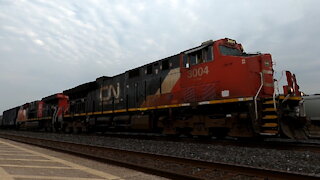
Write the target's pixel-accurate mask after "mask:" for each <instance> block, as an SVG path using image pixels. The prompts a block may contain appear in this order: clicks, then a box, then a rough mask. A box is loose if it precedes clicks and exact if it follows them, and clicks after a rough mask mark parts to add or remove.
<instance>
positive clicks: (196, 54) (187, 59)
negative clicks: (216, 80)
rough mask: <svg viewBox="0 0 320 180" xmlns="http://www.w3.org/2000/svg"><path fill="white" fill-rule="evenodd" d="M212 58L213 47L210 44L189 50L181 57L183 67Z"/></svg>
mask: <svg viewBox="0 0 320 180" xmlns="http://www.w3.org/2000/svg"><path fill="white" fill-rule="evenodd" d="M213 59H214V57H213V47H212V46H206V47H204V48H201V49H199V50H196V51H192V52H189V53H187V54H185V55H184V57H183V65H184V67H187V68H188V66H190V65H191V66H192V65H196V64H200V63H205V62H209V61H212V60H213Z"/></svg>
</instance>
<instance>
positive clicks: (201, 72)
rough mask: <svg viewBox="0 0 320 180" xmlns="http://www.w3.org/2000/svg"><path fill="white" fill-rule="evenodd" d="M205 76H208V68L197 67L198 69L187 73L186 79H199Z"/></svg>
mask: <svg viewBox="0 0 320 180" xmlns="http://www.w3.org/2000/svg"><path fill="white" fill-rule="evenodd" d="M205 74H209V69H208V66H206V67H199V68H196V69H192V70H190V71H188V78H195V77H201V76H203V75H205Z"/></svg>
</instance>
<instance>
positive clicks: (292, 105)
mask: <svg viewBox="0 0 320 180" xmlns="http://www.w3.org/2000/svg"><path fill="white" fill-rule="evenodd" d="M272 66H273V62H272V59H271V55H270V54H260V53H256V54H247V53H245V52H244V50H243V48H242V45H241V44H238V43H236V41H235V40H232V39H228V38H225V39H220V40H217V41H212V40H210V41H206V42H204V43H202V44H201V45H200V46H198V47H195V48H192V49H189V50H186V51H183V52H181V53H179V54H176V55H173V56H171V57H167V58H164V59H161V60H158V61H155V62H152V63H149V64H146V65H143V66H141V67H138V68H135V69H132V70H129V71H126V72H124V73H122V74H119V75H116V76H113V77H106V76H103V77H100V78H97V79H96V80H95V81H92V82H88V83H85V84H82V85H79V86H77V87H74V88H72V89H69V90H65V91H63V93H62V94H61V96H64V99H65V101H66V102H67V103H63V104H64V105H61V104H60V105H59V103H58V102H57V101H55V103H53V104H51V107H52V108H56V109H57V108H60V109H63V110H62V111H60V112H61V113H60V115H59V120H57V118H56V117H55V116H56V115H54V114H55V113H53V114H50V113H49V114H47V116H45V117H44V116H38V117H35V118H31V119H30V118H24V120H23V121H21V120H19V118H18V120H17V122H18V124H22V123H26V122H29V121H39V122H40V121H41V122H42V121H43V122H47V123H41V124H42V126H43V127H45V128H48V127H50V128H52V129H55V130H62V131H67V132H79V131H89V130H95V131H97V130H99V131H101V130H103V131H111V130H113V131H134V130H135V131H151V132H161V133H163V134H173V135H176V134H191V135H198V136H212V135H214V136H233V137H254V136H279V135H282V134H284V135H286V136H288V137H290V138H306V136H305V134H304V130H303V128H304V125H305V123H306V122H305V118H304V117H301V115H300V111H299V110H300V108H301V107H300V106H301V104H300V101H301V96H300V92H299V86H298V85H297V81H296V78H295V75H292V74H291V73H290V72H288V71H287V72H286V76H287V85H286V86H284V87H283V94H281V95H280V94H276V91H275V89H277V87H275V86H274V84H275V83H274V76H273V67H272ZM42 102H44V101H42ZM44 104H46V103H45V102H44ZM37 107H38V108H39V109H40V106H39V102H38V106H37ZM56 111H57V110H55V112H56Z"/></svg>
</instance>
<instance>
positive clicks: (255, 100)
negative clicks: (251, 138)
mask: <svg viewBox="0 0 320 180" xmlns="http://www.w3.org/2000/svg"><path fill="white" fill-rule="evenodd" d="M260 77H261V85H260V87H259V90H258V91H257V94H256V95H255V96H254V110H255V114H256V120H257V119H258V104H257V97H258V95H259V94H260V91H261V89H262V87H263V74H262V72H260Z"/></svg>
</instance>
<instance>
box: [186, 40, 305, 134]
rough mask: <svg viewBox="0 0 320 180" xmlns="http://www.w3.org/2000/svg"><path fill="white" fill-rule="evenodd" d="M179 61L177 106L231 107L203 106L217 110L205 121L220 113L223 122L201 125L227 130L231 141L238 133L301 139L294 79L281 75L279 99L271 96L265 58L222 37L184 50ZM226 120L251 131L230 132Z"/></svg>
mask: <svg viewBox="0 0 320 180" xmlns="http://www.w3.org/2000/svg"><path fill="white" fill-rule="evenodd" d="M180 60H181V69H180V72H181V81H180V85H181V90H182V93H181V94H182V95H183V96H182V98H181V101H182V102H186V103H192V104H195V103H197V104H200V105H203V104H219V103H221V102H222V103H225V102H234V103H229V104H224V105H223V106H222V105H221V106H213V107H208V109H207V110H205V111H209V112H214V111H213V109H212V108H217V109H220V110H219V112H215V113H214V114H208V115H207V116H208V117H218V116H219V117H221V114H222V116H225V117H226V118H217V119H210V120H208V121H207V122H206V123H205V124H210V123H212V122H215V124H219V125H218V127H219V126H221V127H223V128H226V127H227V128H228V129H229V130H228V131H229V135H231V136H242V135H244V134H246V133H244V134H240V133H243V132H245V131H247V132H248V133H247V136H251V135H252V134H260V135H268V136H270V135H271V136H276V135H280V134H281V133H283V134H285V135H286V136H288V137H290V138H298V139H303V138H305V135H304V132H303V130H302V129H303V124H304V123H303V122H301V120H300V117H299V115H297V114H296V113H294V112H296V111H297V109H299V101H300V99H299V95H300V94H299V93H298V92H299V90H298V88H299V87H298V85H297V83H296V79H295V76H292V75H291V73H288V72H287V73H286V74H287V83H288V85H287V86H284V89H285V90H287V91H284V93H285V94H284V95H280V94H276V92H275V86H274V84H275V83H274V76H273V72H274V70H273V67H272V65H273V63H272V58H271V55H270V54H261V53H256V54H247V53H245V52H244V50H243V47H242V45H241V44H238V43H236V41H235V40H232V39H228V38H225V39H220V40H217V41H206V42H204V43H202V44H201V46H199V47H196V48H193V49H190V50H187V51H184V52H182V53H181V54H180ZM242 101H246V102H242ZM223 114H224V115H223ZM293 114H294V115H293ZM197 118H199V117H197ZM232 118H233V120H230V119H232ZM239 118H240V119H239ZM241 118H242V119H243V120H241ZM221 119H223V121H222V120H221ZM235 119H237V120H235ZM232 121H235V122H234V123H239V121H245V123H242V125H243V124H246V123H247V125H245V126H247V127H252V129H251V130H252V132H250V131H251V130H250V128H246V127H243V128H242V129H241V130H239V131H238V132H237V131H233V132H232V128H233V127H232V125H230V123H233V122H232ZM228 123H229V124H228ZM221 124H224V125H221ZM212 126H213V127H215V126H216V125H212ZM206 128H210V127H208V126H207V127H206ZM239 132H240V133H239ZM245 136H246V135H245Z"/></svg>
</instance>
